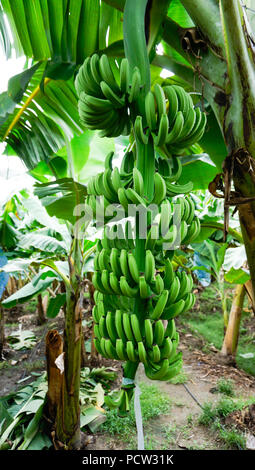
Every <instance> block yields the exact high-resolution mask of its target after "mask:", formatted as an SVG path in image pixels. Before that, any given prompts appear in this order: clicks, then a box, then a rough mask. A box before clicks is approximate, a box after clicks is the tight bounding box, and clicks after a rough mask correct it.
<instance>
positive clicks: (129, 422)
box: [101, 383, 171, 442]
mask: <svg viewBox="0 0 255 470" xmlns="http://www.w3.org/2000/svg"><path fill="white" fill-rule="evenodd" d="M140 388H141V391H142V394H141V396H140V401H141V409H142V417H143V422H147V421H148V420H150V419H152V418H156V417H157V416H159V415H161V414H167V413H168V412H169V411H170V408H171V400H170V398H169V397H168V396H167V395H166V394H164V393H162V392H160V391H159V389H158V387H157V386H156V385H147V384H143V383H142V384H140ZM101 430H102V431H104V432H107V433H108V434H110V435H112V436H113V435H114V436H118V437H119V438H120V439H122V440H123V441H127V442H128V441H130V438H131V436H134V434H135V432H136V424H135V415H134V405H133V400H132V402H131V410H130V413H129V414H128V415H127V417H124V418H123V417H120V416H118V412H117V410H110V411H108V413H107V420H106V422H105V423H104V424H103V425H102V427H101Z"/></svg>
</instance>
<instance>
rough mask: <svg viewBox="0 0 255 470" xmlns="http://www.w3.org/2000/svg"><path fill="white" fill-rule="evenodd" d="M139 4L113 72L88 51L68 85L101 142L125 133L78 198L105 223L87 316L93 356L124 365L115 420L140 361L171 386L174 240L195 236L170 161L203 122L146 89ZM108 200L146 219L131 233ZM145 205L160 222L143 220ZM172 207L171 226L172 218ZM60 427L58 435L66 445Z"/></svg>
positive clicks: (187, 286) (177, 278) (175, 368)
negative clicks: (118, 153) (125, 144)
mask: <svg viewBox="0 0 255 470" xmlns="http://www.w3.org/2000/svg"><path fill="white" fill-rule="evenodd" d="M146 7H147V0H143V1H141V2H140V3H139V6H137V8H136V9H135V10H134V8H133V2H132V1H131V0H127V1H126V3H125V9H124V17H123V34H124V50H125V58H124V59H123V60H122V61H121V63H120V66H119V73H118V74H117V73H116V69H115V67H114V66H113V65H112V64H111V62H110V61H109V58H108V57H107V55H105V54H103V55H101V57H99V55H98V54H93V55H92V56H91V57H90V58H87V59H86V60H85V61H84V63H83V65H82V66H81V68H80V70H79V72H78V74H77V77H76V80H75V86H76V90H77V93H78V96H79V103H78V107H79V114H80V118H81V121H82V122H83V124H84V125H85V126H86V127H87V128H89V129H91V130H99V131H100V134H99V135H100V136H102V137H117V136H119V135H120V134H122V135H129V134H131V136H130V141H131V143H130V146H129V148H128V149H127V151H126V153H125V155H124V158H123V160H122V164H121V169H120V171H119V170H118V169H117V168H116V167H115V168H113V165H112V159H113V153H112V152H111V153H109V154H108V155H107V157H106V160H105V171H104V172H103V173H99V174H98V175H96V176H95V177H94V178H92V179H91V180H90V181H89V183H88V187H87V190H88V198H87V201H86V204H87V206H88V208H90V209H91V212H92V214H93V217H94V218H95V219H96V220H98V219H99V218H100V216H101V217H103V218H104V217H105V218H106V219H107V220H108V221H109V220H110V221H111V222H112V225H111V226H110V225H107V224H106V225H105V226H104V234H103V238H102V240H100V241H99V242H98V244H97V252H96V257H95V273H94V275H93V284H94V286H95V289H96V292H95V303H96V305H95V307H94V309H93V318H94V322H95V325H94V333H95V346H96V349H97V350H98V352H100V354H102V355H103V356H105V357H108V358H112V359H119V360H124V361H126V362H125V365H124V369H123V381H122V387H121V391H120V394H119V396H118V398H117V399H116V400H114V399H113V398H112V397H110V396H109V397H107V398H106V399H105V401H106V403H107V404H108V405H109V407H116V408H118V409H119V413H120V414H121V415H124V414H125V413H126V412H127V411H129V408H130V400H131V398H132V395H133V390H134V387H135V375H136V371H137V367H138V365H139V363H140V362H141V363H143V365H144V368H145V373H146V375H147V376H148V377H149V378H150V379H152V380H169V379H170V378H171V377H173V376H174V375H175V374H177V373H178V372H179V371H180V368H181V366H182V358H181V352H177V351H176V350H177V346H178V342H179V335H178V333H177V332H176V329H175V323H174V317H176V316H177V315H178V314H180V313H181V312H182V311H184V310H187V309H189V308H190V307H191V306H192V305H193V303H194V300H195V299H194V295H193V294H192V293H191V289H192V278H191V276H189V275H186V274H185V272H178V273H174V271H173V266H172V263H171V258H172V257H173V255H174V247H175V245H177V237H178V238H179V243H189V242H190V241H191V240H193V239H195V237H196V235H197V234H198V233H199V230H200V225H199V220H198V218H197V217H196V215H195V213H194V211H195V206H194V203H193V202H192V199H191V198H189V197H188V196H187V194H188V193H189V192H190V191H191V189H192V187H193V184H192V182H191V181H189V182H188V183H186V184H179V181H178V180H179V179H180V176H181V173H182V165H181V163H180V160H179V159H178V158H177V157H176V155H177V154H178V153H180V152H183V151H184V149H185V148H186V147H191V146H192V145H194V144H195V143H196V142H197V141H199V140H200V139H201V137H202V135H203V133H204V129H205V125H206V117H205V114H204V113H203V112H201V111H200V109H199V108H195V107H194V104H193V101H192V99H191V96H190V95H189V94H188V93H186V92H185V91H184V89H183V88H182V87H180V86H177V85H172V86H165V87H161V86H160V85H159V84H156V85H155V86H154V89H151V74H150V62H149V55H148V51H147V46H146V37H145V30H146V27H148V24H147V21H146V18H145V12H146ZM156 149H157V151H158V153H156ZM162 154H163V155H164V154H165V155H166V157H162ZM173 154H174V156H173ZM160 155H161V156H160ZM180 195H183V196H180ZM100 196H102V197H103V201H102V204H101V206H100V203H99V204H98V197H100ZM114 203H116V204H117V207H119V208H121V211H122V217H121V218H122V219H123V218H124V219H125V218H126V217H127V216H130V207H132V205H133V206H135V207H136V208H137V206H138V207H140V209H143V210H144V214H145V218H144V219H143V218H142V217H141V218H140V217H139V216H138V215H137V214H136V215H133V221H135V222H136V223H135V229H134V230H133V227H132V224H131V222H130V221H127V222H126V223H125V225H124V230H123V229H122V228H121V227H122V226H119V225H118V224H116V223H115V221H116V219H114V218H113V219H112V217H111V215H112V212H111V210H112V205H114ZM153 206H154V207H155V206H156V207H157V208H158V220H159V222H158V224H157V223H156V224H155V220H154V217H153V215H152V214H150V210H151V208H152V207H153ZM178 208H179V222H180V224H179V226H178V225H177V221H176V220H174V215H175V214H174V213H175V210H176V212H177V211H178ZM115 209H116V208H115ZM121 230H122V232H121ZM142 233H144V236H143V235H142ZM156 233H157V236H156ZM164 321H165V323H166V324H165V323H164ZM59 431H60V435H59V438H60V439H61V440H63V438H65V439H66V436H65V435H64V433H63V431H62V430H59ZM61 431H62V432H61Z"/></svg>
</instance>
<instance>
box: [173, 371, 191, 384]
mask: <svg viewBox="0 0 255 470" xmlns="http://www.w3.org/2000/svg"><path fill="white" fill-rule="evenodd" d="M188 380H189V377H188V375H187V374H186V372H184V371H183V370H181V372H180V373H179V374H178V375H176V376H175V377H173V378H172V379H170V380H169V381H168V382H169V383H171V384H174V385H177V384H185V383H186V382H188Z"/></svg>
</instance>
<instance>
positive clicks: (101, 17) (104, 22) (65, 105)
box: [0, 0, 122, 170]
mask: <svg viewBox="0 0 255 470" xmlns="http://www.w3.org/2000/svg"><path fill="white" fill-rule="evenodd" d="M0 7H1V8H2V11H3V13H5V14H6V16H7V19H8V22H9V25H10V28H11V31H12V35H13V38H14V42H15V49H16V50H17V49H18V52H20V53H23V54H25V55H26V57H27V58H29V57H31V58H33V60H34V65H33V67H31V69H28V70H26V71H24V72H23V73H22V74H19V76H17V77H15V78H14V79H13V80H12V81H10V82H9V87H8V92H7V93H3V94H2V95H0V124H1V130H0V140H2V141H6V142H8V144H9V145H10V146H11V147H12V149H13V150H14V151H15V152H16V153H17V154H18V155H19V156H20V157H21V158H22V159H23V161H24V163H25V164H26V166H27V167H28V168H29V169H30V170H31V169H33V168H35V167H36V166H37V164H38V163H39V162H42V161H45V162H47V163H48V162H49V160H50V158H51V157H52V156H53V155H54V154H55V153H56V152H57V151H58V150H59V149H61V148H62V147H63V146H64V145H65V140H64V135H65V136H66V137H67V138H68V139H71V138H72V137H73V136H74V135H77V134H80V133H81V132H82V131H84V128H83V127H82V125H81V123H80V120H79V115H78V110H77V96H76V92H75V89H74V84H73V74H74V71H75V69H76V68H77V65H79V64H81V63H82V62H83V61H84V59H85V58H86V57H87V56H89V55H91V54H92V53H93V52H95V51H96V50H99V49H103V50H104V49H105V48H106V47H107V46H108V45H110V44H111V43H112V42H114V41H118V40H119V39H121V38H122V22H121V17H122V12H119V11H117V10H115V9H114V8H112V7H111V6H109V5H106V4H102V5H100V2H99V1H98V0H58V1H57V2H56V1H55V0H34V1H33V2H30V1H29V2H27V1H26V0H18V1H16V0H1V2H0ZM0 11H1V10H0ZM1 25H2V22H1ZM2 30H3V27H1V32H2ZM16 46H17V47H16ZM37 61H39V62H37ZM60 78H61V79H60ZM17 103H18V105H17Z"/></svg>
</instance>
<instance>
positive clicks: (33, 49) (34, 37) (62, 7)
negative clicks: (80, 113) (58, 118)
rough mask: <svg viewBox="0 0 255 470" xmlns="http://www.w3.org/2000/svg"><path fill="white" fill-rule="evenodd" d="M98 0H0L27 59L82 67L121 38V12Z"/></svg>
mask: <svg viewBox="0 0 255 470" xmlns="http://www.w3.org/2000/svg"><path fill="white" fill-rule="evenodd" d="M100 3H101V2H99V0H57V1H56V0H33V1H27V0H1V5H2V8H3V11H4V13H5V14H6V15H7V18H8V21H9V24H10V27H11V31H12V35H13V37H14V39H15V40H16V42H19V43H20V44H21V47H22V52H23V54H24V55H25V56H26V57H32V58H33V59H34V60H36V61H37V60H39V61H41V60H43V61H45V60H49V59H52V60H54V61H58V62H72V63H74V64H77V63H78V64H81V63H82V62H83V61H84V60H85V58H86V57H87V56H89V55H90V54H92V53H93V52H94V51H95V50H98V49H103V48H105V47H106V45H107V44H106V37H108V45H109V44H111V42H114V41H116V40H118V39H120V37H121V36H122V23H121V17H122V13H121V12H119V11H116V10H115V9H114V8H112V7H111V6H108V5H106V4H104V3H103V4H102V5H101V4H100Z"/></svg>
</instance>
